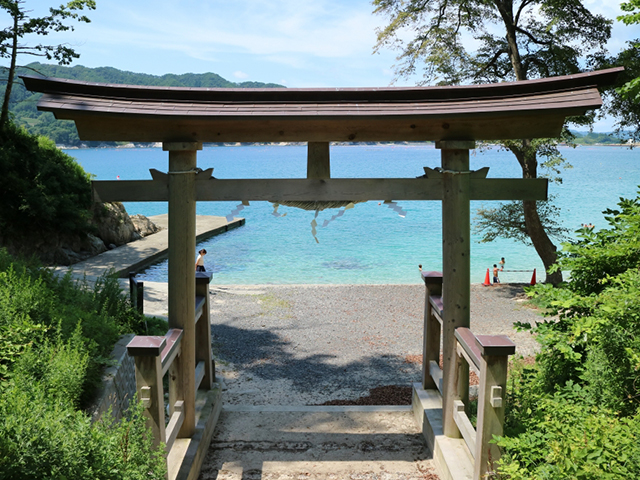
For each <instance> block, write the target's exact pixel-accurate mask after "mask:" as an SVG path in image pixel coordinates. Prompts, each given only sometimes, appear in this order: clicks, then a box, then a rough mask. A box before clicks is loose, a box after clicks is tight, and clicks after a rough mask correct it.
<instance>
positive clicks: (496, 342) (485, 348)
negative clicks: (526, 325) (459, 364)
mask: <svg viewBox="0 0 640 480" xmlns="http://www.w3.org/2000/svg"><path fill="white" fill-rule="evenodd" d="M476 342H477V343H478V347H479V349H480V352H482V355H483V356H486V355H491V356H499V355H513V354H514V353H516V344H515V343H513V342H512V341H511V339H510V338H509V337H507V336H506V335H476Z"/></svg>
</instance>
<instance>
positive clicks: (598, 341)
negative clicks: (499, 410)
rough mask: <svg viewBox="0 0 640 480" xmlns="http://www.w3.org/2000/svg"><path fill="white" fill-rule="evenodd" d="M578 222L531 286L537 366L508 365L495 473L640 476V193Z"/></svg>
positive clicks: (510, 475)
mask: <svg viewBox="0 0 640 480" xmlns="http://www.w3.org/2000/svg"><path fill="white" fill-rule="evenodd" d="M604 213H605V215H606V217H605V218H606V221H607V223H608V226H607V228H604V229H602V230H599V231H595V230H593V229H591V228H583V229H581V230H579V231H578V232H577V233H578V240H577V241H574V242H572V243H568V244H565V245H564V251H563V253H562V255H561V260H560V265H559V268H563V269H566V270H570V271H571V279H570V281H569V282H567V283H566V284H563V285H561V286H560V287H558V288H554V287H552V286H550V285H537V286H535V287H532V289H531V290H530V291H529V292H528V293H529V295H530V296H531V297H532V299H533V301H534V302H535V303H536V304H537V305H539V306H540V307H542V308H544V309H545V311H546V312H547V314H548V315H549V317H550V318H548V319H546V320H544V321H541V322H539V323H538V324H537V325H536V326H535V327H534V331H535V333H536V334H537V338H538V340H539V341H540V343H541V347H542V348H541V351H540V353H539V354H538V356H537V359H536V365H535V366H534V367H525V366H520V367H519V368H515V369H512V373H511V378H510V381H511V384H512V388H511V392H510V394H509V401H508V404H507V405H508V408H507V417H506V424H505V436H504V437H503V438H501V439H498V440H497V443H498V445H499V446H501V447H502V449H503V452H504V453H503V456H502V458H501V460H500V462H499V463H500V465H499V468H498V470H499V472H500V475H502V476H503V477H504V478H510V479H534V478H535V479H538V478H544V479H565V478H576V479H609V478H611V479H614V478H615V479H618V478H619V479H626V478H640V271H639V267H640V197H637V198H635V199H620V202H619V203H618V208H617V209H610V210H607V211H605V212H604Z"/></svg>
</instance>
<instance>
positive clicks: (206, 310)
mask: <svg viewBox="0 0 640 480" xmlns="http://www.w3.org/2000/svg"><path fill="white" fill-rule="evenodd" d="M212 276H213V274H212V273H211V272H196V295H197V296H198V297H202V298H203V300H204V304H203V306H202V315H201V316H200V317H199V319H198V322H197V323H196V352H195V354H196V362H200V361H202V362H204V367H205V368H204V379H203V380H202V382H201V383H200V388H201V389H203V390H210V389H211V388H212V387H213V382H214V381H215V361H214V359H213V355H212V352H211V320H210V311H211V301H210V298H209V284H210V283H211V277H212Z"/></svg>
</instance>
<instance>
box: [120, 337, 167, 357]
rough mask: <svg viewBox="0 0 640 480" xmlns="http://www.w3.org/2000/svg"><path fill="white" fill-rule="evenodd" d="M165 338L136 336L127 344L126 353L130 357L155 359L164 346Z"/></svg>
mask: <svg viewBox="0 0 640 480" xmlns="http://www.w3.org/2000/svg"><path fill="white" fill-rule="evenodd" d="M166 343H167V340H166V338H165V337H161V336H157V335H136V336H135V337H133V338H132V339H131V341H130V342H129V343H128V344H127V352H128V353H129V355H130V356H132V357H157V356H159V355H160V352H162V349H163V348H164V346H165V345H166Z"/></svg>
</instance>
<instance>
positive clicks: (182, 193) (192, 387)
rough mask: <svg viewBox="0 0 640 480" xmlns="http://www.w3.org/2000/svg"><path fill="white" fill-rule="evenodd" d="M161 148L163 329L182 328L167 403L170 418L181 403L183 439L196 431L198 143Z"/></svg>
mask: <svg viewBox="0 0 640 480" xmlns="http://www.w3.org/2000/svg"><path fill="white" fill-rule="evenodd" d="M162 149H163V150H164V151H168V152H169V279H168V282H169V328H180V329H182V342H181V346H180V350H181V352H182V353H181V354H180V356H179V358H178V359H176V361H174V362H173V364H172V365H171V368H170V369H169V405H170V406H171V407H170V408H171V412H170V414H172V413H173V405H175V403H176V401H177V400H183V401H184V407H183V408H184V422H183V424H182V428H180V432H179V433H178V436H179V437H181V438H185V437H191V436H192V435H193V434H194V433H195V428H196V423H195V418H196V416H195V405H196V377H195V372H196V357H195V350H196V347H195V345H196V324H195V316H196V311H195V298H196V279H195V267H194V262H195V256H196V186H195V180H196V174H197V170H196V167H197V151H198V150H202V143H197V142H165V143H163V145H162ZM179 396H182V397H183V398H179Z"/></svg>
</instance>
